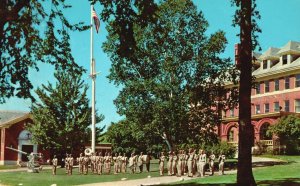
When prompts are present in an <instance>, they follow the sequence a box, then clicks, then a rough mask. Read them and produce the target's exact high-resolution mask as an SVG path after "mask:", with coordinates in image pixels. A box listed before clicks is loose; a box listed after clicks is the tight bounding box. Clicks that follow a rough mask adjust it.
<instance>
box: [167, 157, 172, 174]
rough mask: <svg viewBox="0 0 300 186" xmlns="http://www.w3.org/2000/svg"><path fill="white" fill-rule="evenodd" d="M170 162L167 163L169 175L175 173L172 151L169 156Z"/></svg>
mask: <svg viewBox="0 0 300 186" xmlns="http://www.w3.org/2000/svg"><path fill="white" fill-rule="evenodd" d="M168 158H169V159H168V164H167V168H168V176H171V175H172V174H173V170H172V169H173V166H172V163H173V153H172V151H170V152H169V156H168Z"/></svg>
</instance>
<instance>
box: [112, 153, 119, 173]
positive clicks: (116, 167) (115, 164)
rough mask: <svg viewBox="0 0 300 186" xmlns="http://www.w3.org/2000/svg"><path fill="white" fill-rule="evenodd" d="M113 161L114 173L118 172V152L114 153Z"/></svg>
mask: <svg viewBox="0 0 300 186" xmlns="http://www.w3.org/2000/svg"><path fill="white" fill-rule="evenodd" d="M113 162H114V174H117V173H118V163H119V162H118V154H117V153H115V156H114V157H113Z"/></svg>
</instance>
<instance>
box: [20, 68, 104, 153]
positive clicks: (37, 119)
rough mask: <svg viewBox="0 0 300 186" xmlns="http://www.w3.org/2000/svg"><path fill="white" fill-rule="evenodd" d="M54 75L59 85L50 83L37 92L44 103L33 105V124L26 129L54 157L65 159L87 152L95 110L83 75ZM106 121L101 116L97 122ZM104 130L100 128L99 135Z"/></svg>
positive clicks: (61, 73) (59, 73)
mask: <svg viewBox="0 0 300 186" xmlns="http://www.w3.org/2000/svg"><path fill="white" fill-rule="evenodd" d="M54 76H55V78H56V79H57V82H56V84H55V85H52V84H50V83H48V85H42V87H41V88H38V89H37V90H36V94H37V95H38V96H39V99H40V101H39V102H36V103H34V105H33V106H32V108H31V113H32V115H33V123H31V124H28V125H27V126H26V128H27V129H28V130H29V131H30V132H31V133H32V140H33V141H34V142H35V143H37V144H40V145H42V147H43V148H45V149H48V150H50V153H51V154H52V155H53V154H57V155H61V156H62V155H64V154H65V153H66V152H70V153H73V152H79V151H82V150H84V145H85V144H86V143H88V142H89V141H90V138H91V137H90V129H89V128H88V127H89V126H90V124H91V109H90V107H89V100H88V98H87V95H86V91H87V88H88V87H87V85H86V84H84V82H83V81H82V80H81V79H80V77H81V76H80V75H77V74H71V73H68V72H65V71H58V72H56V73H55V74H54ZM103 119H104V118H103V116H102V115H98V116H97V122H100V121H102V120H103ZM101 130H103V129H101ZM101 130H100V129H99V128H98V135H99V132H100V131H101Z"/></svg>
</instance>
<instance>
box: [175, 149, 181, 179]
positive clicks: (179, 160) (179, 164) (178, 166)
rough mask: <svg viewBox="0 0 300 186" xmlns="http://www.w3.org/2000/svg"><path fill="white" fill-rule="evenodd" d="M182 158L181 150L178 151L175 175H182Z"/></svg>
mask: <svg viewBox="0 0 300 186" xmlns="http://www.w3.org/2000/svg"><path fill="white" fill-rule="evenodd" d="M182 160H183V154H182V150H179V151H178V161H177V167H176V168H177V176H182Z"/></svg>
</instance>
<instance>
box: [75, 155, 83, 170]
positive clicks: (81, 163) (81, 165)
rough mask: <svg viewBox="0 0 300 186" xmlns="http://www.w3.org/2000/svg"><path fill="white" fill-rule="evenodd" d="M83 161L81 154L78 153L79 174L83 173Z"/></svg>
mask: <svg viewBox="0 0 300 186" xmlns="http://www.w3.org/2000/svg"><path fill="white" fill-rule="evenodd" d="M83 159H84V157H83V156H82V153H80V154H79V157H78V158H77V162H78V172H79V174H82V173H83Z"/></svg>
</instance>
